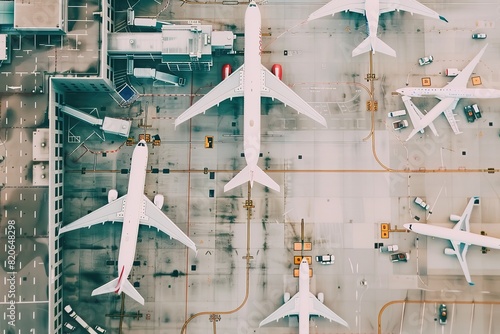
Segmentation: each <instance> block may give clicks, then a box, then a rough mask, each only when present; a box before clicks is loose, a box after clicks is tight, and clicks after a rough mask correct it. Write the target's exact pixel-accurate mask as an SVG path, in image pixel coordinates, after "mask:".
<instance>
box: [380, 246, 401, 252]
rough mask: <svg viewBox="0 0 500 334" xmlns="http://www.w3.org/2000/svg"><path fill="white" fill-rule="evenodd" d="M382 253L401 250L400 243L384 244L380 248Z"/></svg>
mask: <svg viewBox="0 0 500 334" xmlns="http://www.w3.org/2000/svg"><path fill="white" fill-rule="evenodd" d="M379 250H380V253H394V252H397V251H398V250H399V246H398V245H387V246H382V247H380V248H379Z"/></svg>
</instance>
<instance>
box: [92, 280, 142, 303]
mask: <svg viewBox="0 0 500 334" xmlns="http://www.w3.org/2000/svg"><path fill="white" fill-rule="evenodd" d="M117 284H118V278H115V279H114V280H112V281H110V282H108V283H106V284H104V285H103V286H100V287H98V288H97V289H95V290H94V291H92V296H97V295H102V294H105V293H111V292H117V291H119V290H118V289H119V287H118V286H117ZM122 291H123V292H125V294H126V295H128V296H129V297H131V298H132V299H134V300H135V301H137V302H138V303H140V304H142V305H144V298H142V296H141V295H140V294H139V292H137V290H136V289H135V288H134V287H133V286H132V284H131V283H130V282H129V281H128V280H124V281H123V286H122Z"/></svg>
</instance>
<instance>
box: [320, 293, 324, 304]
mask: <svg viewBox="0 0 500 334" xmlns="http://www.w3.org/2000/svg"><path fill="white" fill-rule="evenodd" d="M318 300H319V301H320V303H321V304H323V302H324V301H325V294H324V293H323V292H320V293H318Z"/></svg>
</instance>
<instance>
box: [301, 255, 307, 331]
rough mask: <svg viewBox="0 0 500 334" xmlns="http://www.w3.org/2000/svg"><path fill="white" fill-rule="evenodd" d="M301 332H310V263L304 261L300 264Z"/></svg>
mask: <svg viewBox="0 0 500 334" xmlns="http://www.w3.org/2000/svg"><path fill="white" fill-rule="evenodd" d="M299 300H300V301H301V303H300V306H299V334H309V305H308V304H307V303H308V301H309V264H308V263H307V261H302V262H301V263H300V266H299Z"/></svg>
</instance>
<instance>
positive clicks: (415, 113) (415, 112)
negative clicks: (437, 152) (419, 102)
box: [402, 95, 439, 141]
mask: <svg viewBox="0 0 500 334" xmlns="http://www.w3.org/2000/svg"><path fill="white" fill-rule="evenodd" d="M402 99H403V103H404V105H405V107H406V110H407V111H408V115H410V120H411V124H412V125H413V131H412V132H411V133H410V135H409V136H408V138H407V139H406V141H408V140H409V139H410V138H412V137H413V136H414V135H415V134H416V133H417V132H419V131H422V130H423V129H424V126H423V123H422V118H423V117H424V114H423V113H422V112H421V111H420V109H418V108H417V106H416V105H415V104H414V103H413V102H412V101H411V97H409V96H406V95H403V97H402ZM428 127H429V128H430V129H431V131H432V133H434V135H435V136H439V134H438V133H437V130H436V127H435V126H434V124H433V123H430V124H429V125H428Z"/></svg>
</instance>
